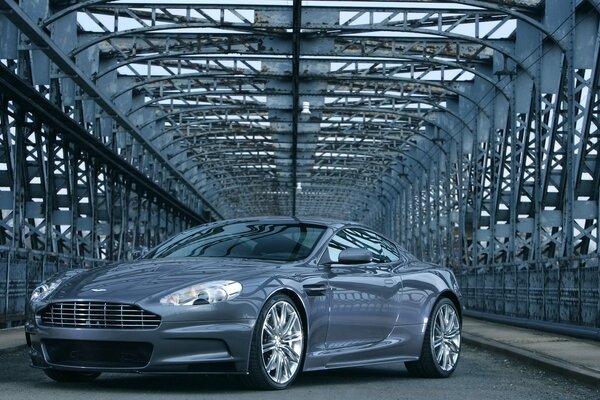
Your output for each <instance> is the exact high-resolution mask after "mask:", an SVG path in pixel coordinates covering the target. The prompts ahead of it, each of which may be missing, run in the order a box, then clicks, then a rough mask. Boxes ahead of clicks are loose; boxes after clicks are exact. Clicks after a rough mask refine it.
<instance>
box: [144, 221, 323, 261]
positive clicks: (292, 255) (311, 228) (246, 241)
mask: <svg viewBox="0 0 600 400" xmlns="http://www.w3.org/2000/svg"><path fill="white" fill-rule="evenodd" d="M325 229H326V228H325V227H324V226H318V225H307V224H302V223H260V222H256V221H250V222H237V223H232V224H229V225H211V226H209V227H205V228H199V229H195V230H192V231H189V232H185V233H183V234H181V235H177V236H175V237H174V238H172V239H170V240H168V241H167V242H165V243H163V244H162V245H160V246H158V247H156V248H155V249H154V250H152V251H151V252H150V253H148V255H146V256H145V257H144V258H175V257H233V258H251V259H257V260H273V261H297V260H301V259H303V258H306V257H308V256H309V255H310V253H311V252H312V250H313V248H314V247H315V245H316V244H317V242H318V241H319V238H320V237H321V235H323V232H325Z"/></svg>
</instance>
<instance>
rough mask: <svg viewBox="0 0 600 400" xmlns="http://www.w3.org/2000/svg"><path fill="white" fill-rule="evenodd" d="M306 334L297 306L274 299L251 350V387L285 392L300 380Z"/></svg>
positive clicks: (283, 297) (261, 318)
mask: <svg viewBox="0 0 600 400" xmlns="http://www.w3.org/2000/svg"><path fill="white" fill-rule="evenodd" d="M304 338H305V332H304V327H303V325H302V318H301V317H300V313H299V312H298V309H297V308H296V306H295V305H294V302H293V301H292V300H291V299H290V298H289V297H288V296H286V295H276V296H273V297H272V298H271V299H269V301H267V303H266V304H265V307H264V308H263V310H262V311H261V313H260V315H259V318H258V321H257V323H256V327H255V330H254V336H253V338H252V345H251V349H250V363H249V375H248V376H247V377H246V380H247V383H248V384H249V385H250V386H252V387H254V388H257V389H269V390H274V389H275V390H276V389H285V388H287V387H288V386H289V385H291V383H292V382H293V381H294V379H296V376H297V375H298V373H299V372H300V368H301V366H302V360H303V357H304V342H305V340H304Z"/></svg>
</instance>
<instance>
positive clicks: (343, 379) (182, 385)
mask: <svg viewBox="0 0 600 400" xmlns="http://www.w3.org/2000/svg"><path fill="white" fill-rule="evenodd" d="M409 377H410V375H409V374H408V372H407V371H406V370H405V369H404V368H403V367H402V366H400V365H397V364H396V365H390V366H373V367H355V368H343V369H336V370H328V371H313V372H304V373H302V374H300V376H298V378H297V379H296V382H294V384H293V385H292V388H307V387H312V386H329V385H355V384H358V383H376V382H384V381H389V380H394V379H398V378H409ZM50 385H51V386H53V387H55V388H56V387H60V389H61V390H66V391H81V390H82V389H88V390H89V389H98V390H102V391H103V392H120V393H123V392H132V393H133V392H135V393H140V392H154V393H171V394H173V393H183V394H185V393H200V392H201V393H205V394H209V393H215V394H216V393H222V394H224V393H227V392H241V391H247V390H252V389H249V388H248V387H247V386H245V385H244V383H243V382H242V380H241V378H240V376H236V375H195V374H194V375H181V374H173V375H131V374H103V375H102V376H100V378H98V379H97V380H95V381H93V382H87V383H58V382H52V381H50V380H47V381H45V382H44V384H42V386H45V387H48V386H50Z"/></svg>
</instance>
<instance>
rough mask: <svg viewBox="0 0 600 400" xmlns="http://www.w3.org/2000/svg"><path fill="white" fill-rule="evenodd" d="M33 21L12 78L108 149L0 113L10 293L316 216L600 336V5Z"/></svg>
mask: <svg viewBox="0 0 600 400" xmlns="http://www.w3.org/2000/svg"><path fill="white" fill-rule="evenodd" d="M19 4H20V6H17V5H16V2H15V1H11V0H0V62H2V63H3V65H4V67H5V68H6V69H8V70H9V71H10V73H11V74H12V77H11V79H14V80H20V82H21V83H26V84H27V85H28V87H29V88H30V90H33V91H37V92H38V95H39V96H40V97H41V98H45V99H46V101H47V102H49V103H50V104H51V105H53V106H54V107H55V108H57V109H60V110H62V112H63V114H64V115H63V116H61V117H63V120H64V118H66V119H70V120H71V121H72V122H71V123H70V124H69V126H71V125H73V129H72V130H73V131H74V132H75V131H77V129H75V128H76V127H77V126H79V129H80V131H79V133H78V134H81V135H80V136H81V137H82V138H84V139H85V138H86V136H85V135H88V136H89V143H91V144H94V146H92V147H94V148H96V150H98V151H96V152H94V151H92V150H89V148H90V146H87V144H86V143H82V142H77V143H75V142H70V141H69V133H68V132H66V131H64V130H62V129H59V127H57V126H53V124H54V123H52V122H51V121H50V120H48V119H47V118H44V116H43V115H40V114H39V113H37V114H36V113H35V112H34V111H33V110H32V109H31V108H27V107H25V104H22V103H23V102H22V99H21V100H17V98H16V97H15V96H13V97H7V96H6V95H4V97H2V98H1V100H2V104H1V105H2V110H0V117H2V118H0V121H1V124H0V128H1V129H2V135H3V139H2V140H3V144H2V146H0V185H2V187H3V188H5V189H6V190H4V189H3V190H2V191H0V193H3V192H7V193H11V195H2V196H0V208H1V210H2V221H1V222H0V240H2V245H3V246H6V249H7V250H6V251H7V253H6V254H9V255H8V256H7V261H6V263H5V264H6V271H7V272H6V274H5V275H6V276H7V277H11V276H13V275H11V274H15V273H16V272H15V271H19V272H18V273H21V272H22V271H21V269H19V268H21V267H15V266H14V265H15V264H14V263H15V262H21V261H19V260H20V259H19V258H18V257H17V256H16V255H15V254H19V253H18V251H17V250H19V249H34V250H35V252H37V253H34V254H38V255H39V257H43V256H44V255H46V254H48V255H49V257H55V258H56V257H59V256H60V255H65V257H66V258H69V257H70V255H71V254H79V255H80V256H81V257H83V258H82V259H86V260H95V261H93V262H98V260H102V259H104V258H118V257H126V256H127V252H128V251H129V249H130V248H131V247H132V245H133V243H134V241H135V240H140V239H143V240H147V239H146V238H147V237H152V235H154V236H153V237H154V238H158V237H159V236H160V235H162V233H157V232H158V231H154V230H153V229H151V228H150V227H149V224H148V223H147V221H161V222H160V224H159V226H162V228H161V229H159V230H160V232H174V231H177V230H179V229H181V228H183V227H185V226H187V224H189V223H191V221H192V220H193V219H194V217H193V216H192V214H202V213H207V212H208V213H210V217H211V218H218V217H220V216H224V217H229V216H242V215H259V214H297V215H321V216H327V217H334V218H335V217H337V218H343V219H345V218H349V219H357V220H361V221H362V222H364V223H367V224H369V225H372V226H374V227H376V228H378V229H380V230H382V231H384V232H387V233H388V234H389V235H390V236H392V237H394V238H396V239H398V240H400V241H401V242H402V243H403V244H404V245H405V246H406V247H407V248H409V249H410V250H412V251H413V252H414V253H415V254H417V255H418V256H420V257H422V258H424V259H428V260H431V261H435V262H441V263H446V264H448V265H451V266H453V267H454V268H456V269H457V270H458V271H460V272H461V273H460V274H459V277H460V279H461V281H462V285H463V288H464V292H465V295H466V301H467V305H468V307H470V308H473V309H478V310H483V311H487V312H497V313H506V314H510V315H513V316H515V315H516V316H523V317H528V318H537V319H542V320H548V321H558V322H568V323H575V324H581V325H589V326H600V272H599V268H598V265H599V264H600V262H599V261H598V256H599V254H600V249H599V247H600V246H598V244H599V243H598V229H599V228H598V215H599V213H600V211H599V210H600V203H599V197H600V194H599V193H600V190H599V186H600V184H599V182H600V163H598V151H599V150H600V149H599V147H598V146H599V144H598V128H599V126H600V122H598V121H600V118H599V117H598V112H599V109H600V104H599V100H598V98H599V96H600V94H599V93H598V85H599V73H598V65H599V64H598V63H599V48H600V46H599V41H598V15H599V11H598V10H599V5H600V3H599V2H598V1H595V0H567V1H565V0H546V1H543V0H497V1H491V0H489V1H483V0H456V1H438V2H436V1H426V0H420V1H382V2H377V3H376V4H377V6H374V7H369V6H368V2H356V1H346V2H319V1H316V2H310V3H307V2H304V3H303V2H301V1H299V0H296V1H293V5H289V4H287V2H283V1H277V0H275V1H271V2H269V3H267V2H263V1H256V2H253V3H252V4H231V5H227V4H226V5H223V4H219V3H216V2H215V3H211V2H203V3H202V4H198V3H197V2H186V1H183V2H178V3H172V2H164V3H155V4H146V3H141V2H131V3H125V2H121V3H115V2H111V1H83V2H76V1H53V0H50V1H49V0H21V2H20V3H19ZM304 102H308V103H309V109H310V114H307V113H301V111H302V107H303V106H302V105H303V103H304ZM19 103H21V104H19ZM40 103H44V101H41V100H40ZM65 121H66V120H65ZM17 132H26V134H23V135H18V134H17ZM29 132H32V134H29ZM86 146H87V147H86ZM98 146H104V148H101V147H98ZM45 159H48V160H49V161H47V162H46V163H45V162H44V160H45ZM16 162H25V164H27V168H26V169H24V170H23V171H19V169H18V167H17V164H15V163H16ZM111 163H112V164H111ZM4 164H5V165H4ZM115 165H119V167H115ZM44 174H45V175H44ZM53 174H54V175H55V177H54V179H53V178H52V177H51V176H52V175H53ZM46 182H47V183H46ZM140 185H142V186H144V185H146V186H144V187H145V189H144V190H143V191H141V192H140V191H139V190H138V186H140ZM160 189H162V191H161V190H160ZM55 192H56V194H52V193H55ZM169 192H170V193H171V194H172V197H173V198H174V199H177V201H174V200H173V201H171V200H169V199H168V198H167V197H168V195H169ZM39 199H42V201H41V202H40V201H39ZM114 204H119V205H121V208H118V210H119V212H116V211H114V210H113V211H111V205H113V206H114ZM65 207H71V208H72V210H73V211H72V212H71V213H70V214H69V213H67V212H66V210H64V208H65ZM123 207H124V208H123ZM184 215H185V216H184ZM69 216H70V217H69ZM204 216H208V215H206V214H205V215H204ZM67 217H69V218H70V219H69V218H67ZM90 221H95V222H90ZM125 221H128V222H125ZM174 221H179V222H174ZM67 222H68V223H67ZM153 223H154V222H153ZM71 224H72V225H71ZM124 226H128V227H129V230H127V229H124V228H123V227H124ZM46 227H54V228H46ZM88 228H90V229H88ZM48 229H50V230H48ZM52 232H54V233H52ZM71 232H72V233H71ZM106 232H108V233H106ZM134 232H135V233H134ZM115 238H118V240H117V239H115ZM153 240H154V239H152V240H149V241H148V242H147V243H146V244H151V242H153ZM111 243H112V245H111ZM11 251H12V253H11ZM77 252H79V253H77ZM2 254H4V253H2ZM10 254H12V255H10ZM11 257H12V258H11ZM36 257H37V256H36ZM40 260H41V259H39V260H38V259H37V258H36V259H35V260H29V261H28V262H29V263H33V264H35V263H37V262H41V261H40ZM44 262H45V261H44ZM44 262H42V264H41V265H46V264H44ZM19 265H21V264H19ZM27 265H29V264H27ZM35 265H37V264H35ZM53 265H54V264H53ZM1 268H2V267H1V266H0V269H1ZM27 268H29V267H27ZM36 268H37V269H36ZM52 268H55V267H50V269H52ZM38 270H39V268H38V267H35V268H34V269H33V270H32V271H38ZM2 274H3V273H2V271H1V270H0V275H2ZM36 274H37V275H36ZM36 274H34V275H35V278H34V279H33V281H35V280H36V279H38V278H39V277H40V273H39V272H36ZM44 274H45V272H44V273H42V274H41V275H44ZM0 280H1V278H0ZM9 280H10V279H7V280H6V282H8V281H9ZM1 286H2V282H0V287H1ZM11 293H12V292H11ZM10 296H14V293H13V294H10V293H9V290H5V293H4V297H5V298H6V299H8V298H9V297H10ZM1 297H2V293H0V298H1ZM17 297H18V296H17ZM8 304H9V301H8V300H5V308H6V309H8ZM0 309H2V305H1V304H0ZM8 314H10V313H9V312H7V313H6V315H8Z"/></svg>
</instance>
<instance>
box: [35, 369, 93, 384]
mask: <svg viewBox="0 0 600 400" xmlns="http://www.w3.org/2000/svg"><path fill="white" fill-rule="evenodd" d="M44 373H45V374H46V376H47V377H48V378H50V379H53V380H55V381H57V382H91V381H93V380H94V379H96V378H97V377H99V376H100V372H76V371H63V370H59V369H45V370H44Z"/></svg>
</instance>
